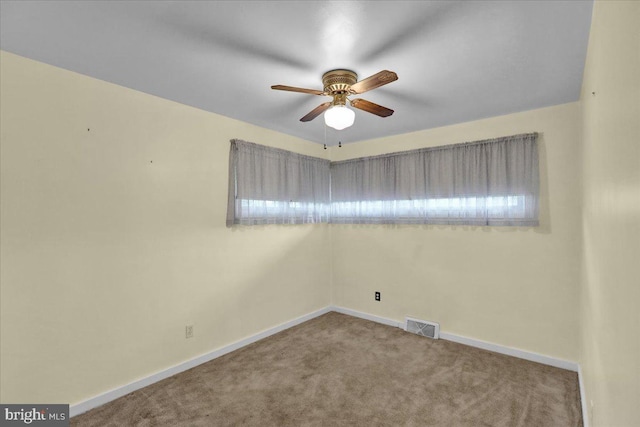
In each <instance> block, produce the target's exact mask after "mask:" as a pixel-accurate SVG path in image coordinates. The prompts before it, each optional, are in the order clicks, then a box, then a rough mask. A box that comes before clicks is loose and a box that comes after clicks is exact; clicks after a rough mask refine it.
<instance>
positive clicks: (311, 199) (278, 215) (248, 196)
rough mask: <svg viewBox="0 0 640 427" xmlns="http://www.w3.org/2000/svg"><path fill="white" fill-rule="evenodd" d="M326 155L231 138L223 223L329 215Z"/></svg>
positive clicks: (309, 220)
mask: <svg viewBox="0 0 640 427" xmlns="http://www.w3.org/2000/svg"><path fill="white" fill-rule="evenodd" d="M329 183H330V178H329V161H328V160H324V159H320V158H317V157H311V156H304V155H301V154H296V153H292V152H290V151H286V150H280V149H277V148H271V147H266V146H263V145H258V144H254V143H251V142H246V141H241V140H237V139H234V140H231V151H230V153H229V200H228V205H227V227H231V226H232V225H233V224H245V225H256V224H303V223H317V222H328V220H329Z"/></svg>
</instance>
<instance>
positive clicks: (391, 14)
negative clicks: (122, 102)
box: [0, 0, 593, 145]
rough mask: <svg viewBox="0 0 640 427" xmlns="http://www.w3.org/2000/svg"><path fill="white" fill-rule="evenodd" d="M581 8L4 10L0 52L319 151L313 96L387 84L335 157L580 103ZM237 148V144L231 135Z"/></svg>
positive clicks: (18, 5)
mask: <svg viewBox="0 0 640 427" xmlns="http://www.w3.org/2000/svg"><path fill="white" fill-rule="evenodd" d="M592 6H593V3H592V0H589V1H575V0H572V1H460V2H459V1H446V2H427V1H424V2H417V1H411V2H401V1H377V2H360V1H353V2H332V1H304V2H302V1H300V2H292V1H286V2H275V1H271V2H267V1H234V2H231V1H229V2H205V1H193V2H191V1H189V2H185V1H183V2H169V1H129V2H125V1H117V2H115V1H114V2H109V1H85V2H82V1H81V2H76V1H64V2H63V1H44V2H39V1H22V2H13V1H2V2H1V3H0V47H1V48H2V49H3V50H6V51H9V52H13V53H16V54H18V55H22V56H26V57H28V58H32V59H35V60H38V61H42V62H46V63H49V64H52V65H56V66H58V67H62V68H65V69H69V70H72V71H76V72H79V73H82V74H86V75H89V76H93V77H96V78H99V79H103V80H106V81H109V82H113V83H116V84H119V85H122V86H126V87H129V88H133V89H137V90H140V91H143V92H147V93H150V94H154V95H157V96H160V97H163V98H167V99H171V100H174V101H177V102H181V103H183V104H187V105H192V106H194V107H198V108H201V109H204V110H207V111H212V112H215V113H218V114H222V115H224V116H228V117H232V118H236V119H239V120H242V121H245V122H249V123H253V124H256V125H259V126H263V127H266V128H270V129H274V130H276V131H280V132H284V133H287V134H290V135H294V136H297V137H301V138H304V139H307V140H310V141H314V142H318V143H324V142H325V126H324V122H323V119H322V117H318V118H316V119H315V120H314V121H312V122H309V123H302V122H300V121H299V119H300V118H301V117H302V116H304V115H305V114H306V113H308V112H309V111H310V110H312V109H313V108H315V107H316V106H317V105H319V104H321V103H323V102H326V101H329V100H330V98H327V97H322V96H314V95H306V94H301V93H293V92H282V91H274V90H271V89H270V86H271V85H274V84H284V85H291V86H298V87H305V88H311V89H320V90H321V89H322V82H321V76H322V74H323V73H324V72H326V71H328V70H330V69H333V68H349V69H352V70H354V71H355V72H357V73H358V75H359V78H360V79H363V78H365V77H368V76H369V75H371V74H374V73H376V72H378V71H380V70H383V69H387V70H392V71H395V72H396V73H397V74H398V77H399V79H398V81H396V82H393V83H390V84H388V85H386V86H384V87H381V88H379V89H375V90H373V91H371V92H367V93H365V94H363V95H360V96H359V97H361V98H364V99H367V100H369V101H372V102H375V103H377V104H381V105H384V106H386V107H389V108H392V109H394V110H395V113H394V115H393V116H391V117H388V118H380V117H377V116H374V115H371V114H368V113H365V112H363V111H360V110H356V122H355V124H354V125H353V126H352V127H351V128H349V129H346V130H343V131H335V130H333V129H330V128H328V129H327V132H326V138H327V144H328V145H335V144H337V141H338V140H341V141H342V142H343V143H348V142H353V141H360V140H365V139H371V138H376V137H382V136H389V135H395V134H400V133H406V132H411V131H416V130H421V129H428V128H433V127H438V126H443V125H448V124H453V123H461V122H466V121H470V120H476V119H480V118H484V117H491V116H497V115H502V114H508V113H513V112H517V111H526V110H531V109H535V108H540V107H545V106H550V105H557V104H562V103H566V102H572V101H576V100H578V99H579V94H580V86H581V84H582V73H583V68H584V62H585V56H586V50H587V42H588V37H589V27H590V22H591V9H592ZM239 137H241V135H239Z"/></svg>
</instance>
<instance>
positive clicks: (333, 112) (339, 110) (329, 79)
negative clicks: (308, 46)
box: [271, 69, 398, 130]
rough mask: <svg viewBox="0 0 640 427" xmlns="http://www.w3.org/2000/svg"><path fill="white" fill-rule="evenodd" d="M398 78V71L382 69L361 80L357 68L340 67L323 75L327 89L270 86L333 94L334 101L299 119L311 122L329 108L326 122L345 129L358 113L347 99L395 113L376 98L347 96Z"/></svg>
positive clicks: (376, 111)
mask: <svg viewBox="0 0 640 427" xmlns="http://www.w3.org/2000/svg"><path fill="white" fill-rule="evenodd" d="M396 80H398V75H397V74H396V73H394V72H393V71H388V70H383V71H380V72H379V73H376V74H374V75H372V76H370V77H367V78H366V79H364V80H360V81H358V75H357V74H356V73H355V72H353V71H351V70H344V69H338V70H331V71H327V72H326V73H324V75H323V76H322V84H323V86H324V90H315V89H304V88H300V87H293V86H283V85H275V86H271V89H275V90H286V91H289V92H302V93H308V94H311V95H324V96H331V97H333V100H332V101H331V102H325V103H323V104H320V105H318V106H317V107H316V108H314V109H313V110H311V111H310V112H309V113H308V114H307V115H306V116H304V117H303V118H301V119H300V121H301V122H309V121H311V120H313V119H315V118H316V117H318V116H319V115H320V114H322V113H323V112H325V111H326V113H325V114H324V121H325V123H326V125H327V126H330V127H332V128H334V129H337V130H342V129H345V128H348V127H349V126H351V125H352V124H353V121H354V120H355V113H354V112H353V110H350V109H349V108H347V106H346V104H347V101H349V104H350V105H351V106H352V107H353V108H357V109H359V110H362V111H366V112H367V113H371V114H375V115H376V116H380V117H389V116H390V115H392V114H393V110H391V109H389V108H387V107H383V106H382V105H378V104H374V103H373V102H370V101H367V100H365V99H361V98H356V99H348V96H350V95H358V94H361V93H364V92H367V91H370V90H372V89H376V88H378V87H380V86H383V85H386V84H387V83H391V82H393V81H396Z"/></svg>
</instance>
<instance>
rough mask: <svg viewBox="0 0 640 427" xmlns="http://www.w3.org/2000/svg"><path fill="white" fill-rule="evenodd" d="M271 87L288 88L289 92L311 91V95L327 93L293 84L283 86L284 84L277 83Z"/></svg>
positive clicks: (276, 88)
mask: <svg viewBox="0 0 640 427" xmlns="http://www.w3.org/2000/svg"><path fill="white" fill-rule="evenodd" d="M271 89H275V90H288V91H289V92H302V93H310V94H311V95H324V94H325V93H324V92H323V91H321V90H315V89H305V88H302V87H293V86H283V85H275V86H271Z"/></svg>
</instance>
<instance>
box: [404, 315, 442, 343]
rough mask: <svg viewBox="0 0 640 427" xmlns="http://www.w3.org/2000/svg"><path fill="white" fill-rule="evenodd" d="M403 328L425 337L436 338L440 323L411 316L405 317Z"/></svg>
mask: <svg viewBox="0 0 640 427" xmlns="http://www.w3.org/2000/svg"><path fill="white" fill-rule="evenodd" d="M404 330H405V331H407V332H411V333H412V334H416V335H420V336H423V337H427V338H433V339H438V338H439V337H440V325H439V324H438V323H435V322H428V321H426V320H420V319H414V318H411V317H406V318H405V327H404Z"/></svg>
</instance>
